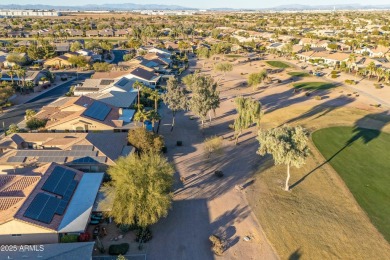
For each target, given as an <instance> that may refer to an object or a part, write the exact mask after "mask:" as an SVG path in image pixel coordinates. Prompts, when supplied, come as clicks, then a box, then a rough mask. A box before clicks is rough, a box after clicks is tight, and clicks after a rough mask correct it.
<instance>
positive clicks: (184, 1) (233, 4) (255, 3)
mask: <svg viewBox="0 0 390 260" xmlns="http://www.w3.org/2000/svg"><path fill="white" fill-rule="evenodd" d="M106 3H134V4H174V5H181V6H186V7H195V8H212V7H230V8H262V7H264V8H267V7H274V6H278V5H285V4H293V3H294V4H305V5H306V4H308V5H324V4H326V5H334V4H352V3H358V4H359V3H360V4H364V5H369V4H375V5H380V4H390V1H389V0H375V1H363V0H327V1H318V0H295V1H291V0H272V1H271V0H211V1H210V0H196V1H193V0H164V1H158V0H150V1H148V0H141V1H138V0H128V1H127V0H81V1H80V0H66V1H64V0H17V1H15V0H0V4H21V5H22V4H50V5H84V4H106Z"/></svg>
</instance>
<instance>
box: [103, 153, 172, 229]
mask: <svg viewBox="0 0 390 260" xmlns="http://www.w3.org/2000/svg"><path fill="white" fill-rule="evenodd" d="M174 172H175V171H174V168H173V166H172V165H171V164H170V163H168V161H167V159H166V158H165V157H163V156H162V155H161V154H160V153H151V152H150V153H143V154H141V156H138V155H137V154H135V153H133V154H131V155H130V156H128V157H120V158H119V159H118V160H117V161H116V164H115V165H114V166H111V167H110V168H109V169H108V174H109V175H110V177H111V181H110V182H108V183H106V184H105V185H104V188H103V191H104V192H105V194H106V195H107V197H110V198H113V200H114V202H113V206H112V210H111V211H109V212H107V215H108V216H110V217H113V219H114V221H115V223H117V224H124V225H134V224H136V225H139V226H140V227H142V229H143V230H146V228H147V227H148V226H150V225H152V224H155V223H157V221H158V220H159V219H160V218H162V217H166V216H167V215H168V211H169V209H170V208H171V204H172V197H173V194H172V186H173V181H174V179H173V174H174Z"/></svg>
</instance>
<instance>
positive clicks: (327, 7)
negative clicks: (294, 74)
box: [0, 3, 390, 11]
mask: <svg viewBox="0 0 390 260" xmlns="http://www.w3.org/2000/svg"><path fill="white" fill-rule="evenodd" d="M333 8H336V10H369V9H390V4H388V5H361V4H339V5H299V4H289V5H280V6H276V7H272V8H243V9H234V8H225V7H219V8H211V9H209V10H214V11H237V10H263V11H302V10H333ZM0 9H41V10H42V9H43V10H60V11H66V10H71V11H86V10H90V11H91V10H96V11H102V10H107V11H111V10H113V11H115V10H116V11H120V10H122V11H124V10H198V8H190V7H185V6H179V5H163V4H161V5H159V4H132V3H125V4H101V5H95V4H89V5H80V6H57V5H39V4H29V5H17V4H10V5H0Z"/></svg>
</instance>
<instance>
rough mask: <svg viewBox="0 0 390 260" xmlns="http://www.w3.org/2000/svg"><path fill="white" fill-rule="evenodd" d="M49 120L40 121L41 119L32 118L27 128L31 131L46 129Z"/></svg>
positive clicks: (27, 123)
mask: <svg viewBox="0 0 390 260" xmlns="http://www.w3.org/2000/svg"><path fill="white" fill-rule="evenodd" d="M46 122H47V120H46V119H39V118H31V119H30V120H28V121H27V122H26V126H27V127H28V128H29V129H30V130H37V129H39V128H42V127H45V125H46Z"/></svg>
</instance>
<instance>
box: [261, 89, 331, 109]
mask: <svg viewBox="0 0 390 260" xmlns="http://www.w3.org/2000/svg"><path fill="white" fill-rule="evenodd" d="M329 92H330V91H329V90H320V91H317V92H316V96H320V97H325V96H326V95H328V94H329ZM308 99H312V97H311V96H305V95H302V94H297V93H294V89H293V88H291V89H288V90H286V91H284V92H281V93H276V94H272V95H268V96H265V97H262V98H260V99H259V101H260V102H261V104H262V105H263V106H264V107H265V108H266V113H267V114H268V113H271V112H274V111H276V110H278V109H281V108H284V107H288V106H291V105H295V104H298V103H300V102H303V101H306V100H308Z"/></svg>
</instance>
